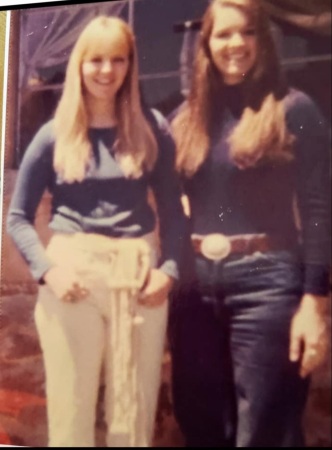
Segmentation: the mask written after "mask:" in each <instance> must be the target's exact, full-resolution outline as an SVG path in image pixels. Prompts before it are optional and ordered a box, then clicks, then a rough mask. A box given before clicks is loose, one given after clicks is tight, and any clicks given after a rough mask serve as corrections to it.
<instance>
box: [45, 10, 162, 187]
mask: <svg viewBox="0 0 332 450" xmlns="http://www.w3.org/2000/svg"><path fill="white" fill-rule="evenodd" d="M114 30H119V31H120V32H121V34H122V35H123V36H124V38H125V39H126V41H127V43H128V48H129V68H128V72H127V75H126V77H125V80H124V82H123V85H122V86H121V88H120V89H119V91H118V92H117V94H116V102H115V114H116V118H117V139H116V144H115V149H116V152H117V154H118V155H119V156H120V161H121V158H122V160H124V161H127V162H128V160H130V164H129V165H127V166H129V169H128V170H127V176H128V177H134V178H136V177H139V176H140V175H141V174H142V172H143V171H144V170H147V171H149V170H152V168H153V166H154V164H155V161H156V158H157V143H156V139H155V136H154V134H153V131H152V129H151V127H150V125H149V123H148V122H147V120H146V118H145V116H144V114H143V111H142V107H141V102H140V94H139V87H138V63H137V54H136V46H135V38H134V35H133V33H132V31H131V29H130V27H129V26H128V25H127V24H126V22H124V21H123V20H121V19H119V18H117V17H105V16H100V17H97V18H95V19H93V20H92V21H91V22H89V24H88V25H87V26H86V27H85V28H84V29H83V31H82V32H81V34H80V36H79V37H78V40H77V41H76V44H75V46H74V48H73V50H72V53H71V55H70V58H69V61H68V66H67V71H66V77H65V83H64V89H63V93H62V96H61V99H60V102H59V105H58V107H57V110H56V112H55V117H54V126H55V136H56V138H55V139H56V140H55V152H54V162H53V163H54V168H55V170H56V172H57V173H58V174H60V175H61V176H62V178H63V179H64V180H65V181H67V182H74V181H82V180H83V179H84V176H85V173H86V168H87V166H88V163H89V160H90V158H91V143H90V141H89V139H88V128H89V121H88V114H87V109H86V104H85V98H84V89H83V85H82V78H81V66H82V61H83V58H84V55H85V54H86V53H87V52H88V51H89V50H90V49H91V47H96V46H97V43H98V40H99V42H100V39H108V35H109V33H112V32H114ZM96 39H97V43H96Z"/></svg>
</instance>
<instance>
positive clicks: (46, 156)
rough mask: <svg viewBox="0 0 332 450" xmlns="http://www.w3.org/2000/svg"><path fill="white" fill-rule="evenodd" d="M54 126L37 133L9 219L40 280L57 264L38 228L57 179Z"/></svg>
mask: <svg viewBox="0 0 332 450" xmlns="http://www.w3.org/2000/svg"><path fill="white" fill-rule="evenodd" d="M51 126H52V125H51V123H50V122H49V123H47V124H46V125H44V126H43V127H42V128H41V129H40V130H39V131H38V132H37V134H36V135H35V137H34V138H33V140H32V142H31V144H30V145H29V147H28V148H27V150H26V152H25V154H24V157H23V160H22V163H21V166H20V169H19V172H18V176H17V180H16V184H15V189H14V193H13V196H12V200H11V204H10V207H9V211H8V216H7V231H8V233H9V235H10V236H11V237H12V239H13V240H14V242H15V244H16V246H17V248H18V250H19V251H20V253H21V255H22V256H23V258H24V259H25V261H26V262H27V264H28V265H29V268H30V271H31V274H32V276H33V278H34V279H35V280H37V281H39V280H40V279H41V278H42V276H43V275H44V273H45V272H47V270H48V269H50V267H52V265H53V264H52V262H51V261H50V260H49V259H48V257H47V255H46V253H45V249H44V247H43V245H42V243H41V241H40V239H39V237H38V234H37V232H36V229H35V227H34V219H35V214H36V210H37V207H38V205H39V202H40V200H41V197H42V195H43V193H44V191H45V189H46V188H47V187H49V186H50V184H51V182H52V179H53V178H54V172H53V168H52V153H53V152H52V148H53V139H52V134H53V133H52V130H51Z"/></svg>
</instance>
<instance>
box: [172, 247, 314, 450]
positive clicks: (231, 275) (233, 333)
mask: <svg viewBox="0 0 332 450" xmlns="http://www.w3.org/2000/svg"><path fill="white" fill-rule="evenodd" d="M195 265H196V273H197V278H196V280H195V282H194V283H192V284H191V286H190V287H189V286H187V287H186V289H184V291H185V294H183V293H182V295H179V296H178V297H177V298H176V299H174V301H173V305H172V311H171V326H170V341H171V348H172V354H173V395H174V406H175V414H176V417H177V420H178V422H179V424H180V427H181V429H182V431H183V432H184V434H185V437H186V443H187V446H190V447H209V446H212V447H215V446H218V447H220V446H225V447H234V446H236V447H255V446H256V447H287V446H289V447H298V446H303V436H302V431H301V416H302V412H303V409H304V405H305V400H306V394H307V388H308V380H302V379H301V378H300V377H299V376H298V365H297V364H294V363H290V362H289V359H288V350H289V328H290V321H291V318H292V316H293V314H294V312H295V310H296V308H297V306H298V304H299V301H300V298H301V295H302V286H303V270H302V268H301V265H300V264H299V262H298V260H297V257H296V256H295V255H294V254H292V253H290V252H288V251H279V252H267V253H264V254H263V253H258V252H256V253H255V254H253V255H251V256H244V257H241V258H239V257H234V256H233V257H230V258H228V259H227V260H225V261H224V262H221V263H215V262H212V261H208V260H206V259H205V258H204V257H201V256H198V257H196V260H195Z"/></svg>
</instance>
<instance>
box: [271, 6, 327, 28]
mask: <svg viewBox="0 0 332 450" xmlns="http://www.w3.org/2000/svg"><path fill="white" fill-rule="evenodd" d="M265 3H266V6H267V10H268V11H269V13H270V14H271V17H275V18H277V19H279V20H283V21H285V22H288V23H289V24H291V25H294V26H297V27H299V28H302V29H305V30H308V31H312V32H314V33H318V34H321V35H323V36H324V35H325V36H329V35H331V0H265Z"/></svg>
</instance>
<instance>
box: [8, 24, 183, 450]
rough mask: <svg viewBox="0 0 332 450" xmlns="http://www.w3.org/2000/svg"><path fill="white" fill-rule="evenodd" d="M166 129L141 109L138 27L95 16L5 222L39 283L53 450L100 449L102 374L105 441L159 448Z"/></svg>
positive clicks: (169, 195) (169, 226) (178, 216)
mask: <svg viewBox="0 0 332 450" xmlns="http://www.w3.org/2000/svg"><path fill="white" fill-rule="evenodd" d="M162 122H163V120H161V119H160V114H158V113H157V112H153V111H149V110H146V108H144V109H143V108H142V106H141V102H140V96H139V88H138V67H137V56H136V48H135V38H134V36H133V33H132V31H131V29H130V27H129V26H128V25H127V24H126V23H125V22H124V21H122V20H121V19H118V18H115V17H103V16H102V17H97V18H95V19H93V20H92V21H91V22H90V23H89V24H88V25H87V26H86V27H85V28H84V29H83V31H82V32H81V34H80V36H79V37H78V40H77V42H76V44H75V46H74V48H73V50H72V53H71V56H70V58H69V62H68V67H67V72H66V79H65V84H64V90H63V93H62V97H61V99H60V102H59V105H58V108H57V110H56V112H55V117H54V119H53V120H51V121H50V122H48V123H47V124H45V125H44V126H43V127H42V128H41V129H40V130H39V132H38V133H37V135H36V136H35V138H34V139H33V141H32V143H31V144H30V146H29V148H28V149H27V151H26V153H25V155H24V158H23V161H22V164H21V166H20V170H19V174H18V179H17V183H16V187H15V192H14V195H13V198H12V202H11V207H10V211H9V215H8V222H7V223H8V231H9V233H10V235H11V236H12V238H13V239H14V241H15V243H16V245H17V247H18V249H19V251H20V252H21V254H22V255H23V257H24V258H25V260H26V261H27V263H28V264H29V266H30V269H31V272H32V275H33V276H34V278H35V279H36V280H37V281H39V283H40V286H39V295H38V300H37V304H36V309H35V320H36V325H37V330H38V333H39V337H40V342H41V347H42V350H43V356H44V363H45V372H46V394H47V412H48V425H49V446H65V447H78V446H83V447H89V446H90V447H93V446H95V441H94V427H95V420H96V403H97V395H98V387H99V382H100V376H101V373H104V375H105V386H106V389H105V411H106V423H107V437H106V438H107V445H108V446H112V447H113V446H114V447H115V446H131V447H135V446H136V447H145V446H149V445H151V441H152V436H153V429H154V419H155V412H156V402H157V395H158V388H159V379H160V368H161V361H162V356H163V349H164V337H165V328H166V321H167V296H168V293H169V291H170V289H171V287H172V285H173V282H174V280H175V279H176V278H177V277H178V265H179V258H180V250H181V245H180V243H181V237H182V232H183V225H184V217H183V213H182V207H181V202H180V189H179V185H178V181H177V176H176V172H175V148H174V144H173V141H172V139H171V137H170V135H169V133H168V132H167V130H165V127H164V126H163V125H162ZM150 188H151V189H152V191H153V193H154V196H155V199H156V205H157V210H158V215H159V229H160V249H159V245H157V241H156V237H155V232H154V230H155V225H156V218H155V215H154V212H153V210H152V208H151V206H150V204H149V202H148V189H150ZM45 189H48V190H49V191H50V192H51V194H52V215H51V221H50V228H51V229H52V230H53V231H54V233H53V236H52V237H51V240H50V243H49V244H48V246H47V248H46V249H45V248H44V247H43V245H42V243H41V242H40V240H39V238H38V235H37V233H36V230H35V228H34V226H33V221H34V217H35V212H36V208H37V206H38V203H39V201H40V199H41V196H42V194H43V192H44V191H45ZM102 368H103V369H104V370H102Z"/></svg>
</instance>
